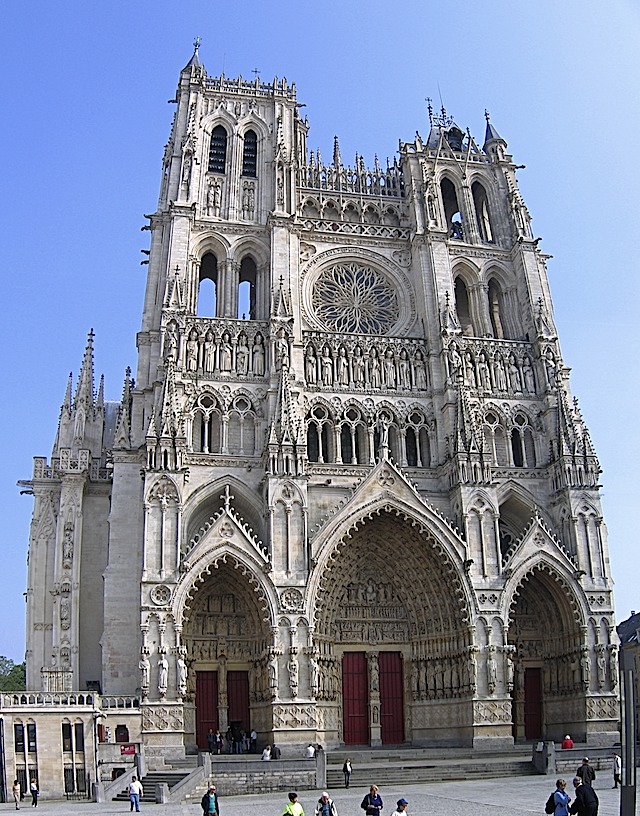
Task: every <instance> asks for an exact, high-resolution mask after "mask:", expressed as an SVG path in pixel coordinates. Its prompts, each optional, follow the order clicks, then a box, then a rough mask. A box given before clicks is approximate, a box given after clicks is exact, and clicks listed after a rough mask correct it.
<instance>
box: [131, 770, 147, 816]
mask: <svg viewBox="0 0 640 816" xmlns="http://www.w3.org/2000/svg"><path fill="white" fill-rule="evenodd" d="M141 796H144V791H143V790H142V782H141V781H140V780H139V779H138V777H137V776H133V777H132V778H131V782H130V783H129V802H130V803H131V808H130V810H133V809H134V807H135V810H136V813H140V797H141Z"/></svg>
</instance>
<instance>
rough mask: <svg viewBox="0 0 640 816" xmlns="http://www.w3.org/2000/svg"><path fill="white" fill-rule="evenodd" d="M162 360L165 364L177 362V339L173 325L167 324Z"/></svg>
mask: <svg viewBox="0 0 640 816" xmlns="http://www.w3.org/2000/svg"><path fill="white" fill-rule="evenodd" d="M164 359H165V361H167V362H168V361H169V360H171V361H172V362H174V363H176V362H177V361H178V337H177V333H176V327H175V325H174V324H173V323H169V325H168V326H167V329H166V331H165V334H164Z"/></svg>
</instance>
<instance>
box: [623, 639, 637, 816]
mask: <svg viewBox="0 0 640 816" xmlns="http://www.w3.org/2000/svg"><path fill="white" fill-rule="evenodd" d="M620 713H621V719H622V734H621V737H622V788H621V790H620V816H634V814H635V812H636V738H637V733H636V731H637V728H636V671H635V663H634V653H633V651H632V650H631V649H626V648H625V647H624V645H623V646H622V649H621V650H620Z"/></svg>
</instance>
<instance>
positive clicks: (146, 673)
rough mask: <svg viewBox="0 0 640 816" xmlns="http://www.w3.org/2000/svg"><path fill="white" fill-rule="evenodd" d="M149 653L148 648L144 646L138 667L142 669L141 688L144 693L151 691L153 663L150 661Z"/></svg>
mask: <svg viewBox="0 0 640 816" xmlns="http://www.w3.org/2000/svg"><path fill="white" fill-rule="evenodd" d="M148 655H149V652H148V650H147V649H145V648H143V649H142V652H141V654H140V663H139V664H138V668H139V669H140V688H141V689H142V692H143V693H146V692H147V691H149V677H150V672H151V664H150V663H149V656H148Z"/></svg>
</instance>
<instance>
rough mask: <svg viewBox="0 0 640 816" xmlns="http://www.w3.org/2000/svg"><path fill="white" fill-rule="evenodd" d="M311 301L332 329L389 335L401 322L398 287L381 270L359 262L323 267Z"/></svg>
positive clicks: (318, 313) (322, 319) (327, 325)
mask: <svg viewBox="0 0 640 816" xmlns="http://www.w3.org/2000/svg"><path fill="white" fill-rule="evenodd" d="M311 302H312V306H313V309H314V311H315V313H316V315H317V316H318V318H319V319H320V320H321V321H322V322H323V323H324V324H325V326H326V327H327V328H328V329H329V330H330V331H335V332H350V333H355V334H387V333H388V332H389V331H390V330H391V329H392V328H393V326H394V325H395V324H396V322H397V321H398V317H399V315H400V309H399V305H398V296H397V293H396V290H395V288H394V287H393V286H392V284H391V283H390V282H389V281H388V280H387V278H386V277H385V276H384V275H383V274H382V273H381V272H378V270H376V269H374V268H373V267H370V266H362V265H361V264H359V263H355V262H353V263H339V264H335V265H334V266H331V267H328V268H327V269H324V270H322V272H321V273H320V274H319V275H318V277H317V279H316V281H315V282H314V284H313V289H312V293H311Z"/></svg>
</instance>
